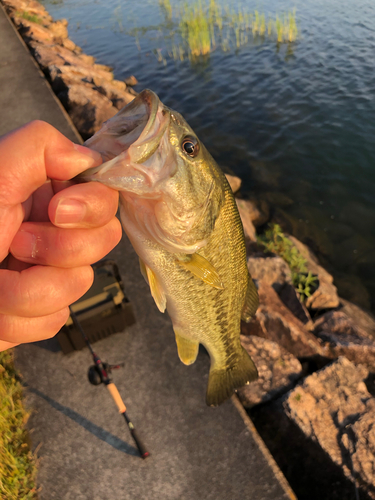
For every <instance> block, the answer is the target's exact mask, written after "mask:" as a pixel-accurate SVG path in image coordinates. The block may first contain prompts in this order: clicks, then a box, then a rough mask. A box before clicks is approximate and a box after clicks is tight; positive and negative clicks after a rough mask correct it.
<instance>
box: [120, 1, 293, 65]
mask: <svg viewBox="0 0 375 500" xmlns="http://www.w3.org/2000/svg"><path fill="white" fill-rule="evenodd" d="M159 6H160V9H161V14H162V17H163V21H162V22H161V23H160V24H159V25H157V26H148V27H138V28H135V29H132V30H129V31H125V30H124V29H123V23H122V13H121V12H120V7H118V8H116V9H115V11H114V19H115V21H116V25H117V29H118V28H119V29H120V31H122V32H123V31H125V32H126V33H127V34H129V35H132V36H134V37H135V38H136V43H137V46H138V48H140V47H139V38H138V37H139V35H142V36H144V35H145V34H146V33H147V32H151V33H152V36H153V37H154V36H155V32H157V33H158V35H157V37H158V39H160V38H163V39H164V43H165V45H166V48H165V47H162V48H160V47H159V48H158V49H155V50H157V51H158V52H157V54H156V53H155V54H156V56H157V60H158V61H160V62H163V64H165V61H166V59H165V56H164V55H163V51H164V53H165V52H166V53H167V54H168V55H169V57H171V58H172V59H174V60H178V59H179V60H184V59H186V58H189V59H193V60H195V59H198V58H203V57H207V56H208V55H209V54H210V53H211V52H213V51H214V50H215V49H216V48H218V47H220V48H221V50H223V51H224V52H226V51H229V50H231V49H233V48H235V49H239V48H240V47H242V46H244V45H246V44H247V43H248V42H249V41H250V40H251V39H253V40H257V41H265V40H266V38H267V39H269V40H271V41H272V40H275V41H276V43H277V44H278V45H279V44H281V43H288V44H289V45H290V44H291V43H292V42H294V41H295V40H296V39H297V35H298V30H297V23H296V11H295V10H294V11H293V12H287V13H285V14H283V15H282V16H278V15H276V18H275V19H273V18H272V17H270V16H268V18H267V17H266V15H265V14H263V13H261V12H259V11H258V10H255V11H250V10H249V9H247V8H246V7H238V8H234V7H231V8H230V7H228V6H224V7H222V6H221V5H220V4H219V2H218V1H217V0H192V1H189V2H187V1H186V0H175V2H174V3H173V4H172V3H171V0H159Z"/></svg>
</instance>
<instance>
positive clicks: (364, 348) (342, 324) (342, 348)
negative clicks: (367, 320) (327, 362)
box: [314, 311, 375, 371]
mask: <svg viewBox="0 0 375 500" xmlns="http://www.w3.org/2000/svg"><path fill="white" fill-rule="evenodd" d="M314 334H315V335H316V336H317V337H319V338H320V339H321V341H322V347H323V349H324V352H325V356H326V357H328V358H337V357H339V356H346V357H347V358H348V359H349V360H350V361H354V362H355V363H362V364H364V365H365V366H367V367H368V368H369V369H370V370H372V371H374V370H375V341H374V339H373V337H372V336H371V335H370V334H369V333H368V332H367V331H366V330H363V329H362V328H361V327H360V326H358V325H357V324H356V323H355V322H354V321H353V320H352V319H351V318H349V316H347V315H346V314H345V313H344V312H343V311H329V312H327V313H325V314H323V316H321V317H320V318H318V319H317V320H316V321H315V323H314Z"/></svg>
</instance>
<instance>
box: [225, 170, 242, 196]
mask: <svg viewBox="0 0 375 500" xmlns="http://www.w3.org/2000/svg"><path fill="white" fill-rule="evenodd" d="M225 177H226V178H227V181H228V182H229V185H230V187H231V189H232V191H233V194H234V193H237V191H238V190H239V189H240V187H241V184H242V180H241V179H240V178H239V177H237V176H236V175H230V174H225Z"/></svg>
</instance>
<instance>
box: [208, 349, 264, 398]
mask: <svg viewBox="0 0 375 500" xmlns="http://www.w3.org/2000/svg"><path fill="white" fill-rule="evenodd" d="M257 378H258V370H257V369H256V366H255V365H254V362H253V360H252V359H251V358H250V356H249V355H248V354H247V352H246V351H245V349H244V348H243V347H241V352H240V354H239V356H238V360H237V362H236V364H235V366H233V368H227V369H223V370H210V374H209V376H208V386H207V395H206V403H207V405H208V406H218V405H220V404H221V403H224V401H225V400H226V399H228V398H230V397H231V395H232V394H233V392H234V391H235V390H236V389H239V388H240V387H243V386H244V385H247V384H248V383H249V382H252V381H254V380H256V379H257Z"/></svg>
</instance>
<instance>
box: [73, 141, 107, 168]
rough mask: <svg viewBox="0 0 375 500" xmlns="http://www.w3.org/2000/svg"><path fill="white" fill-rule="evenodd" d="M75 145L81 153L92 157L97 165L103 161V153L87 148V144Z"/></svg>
mask: <svg viewBox="0 0 375 500" xmlns="http://www.w3.org/2000/svg"><path fill="white" fill-rule="evenodd" d="M73 147H74V149H75V150H76V151H78V152H79V153H81V154H83V155H85V156H87V157H89V158H91V159H92V160H94V162H95V164H96V165H100V164H101V163H102V161H103V160H102V155H101V154H100V153H98V152H97V151H94V150H93V149H90V148H86V146H81V145H80V144H73Z"/></svg>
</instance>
